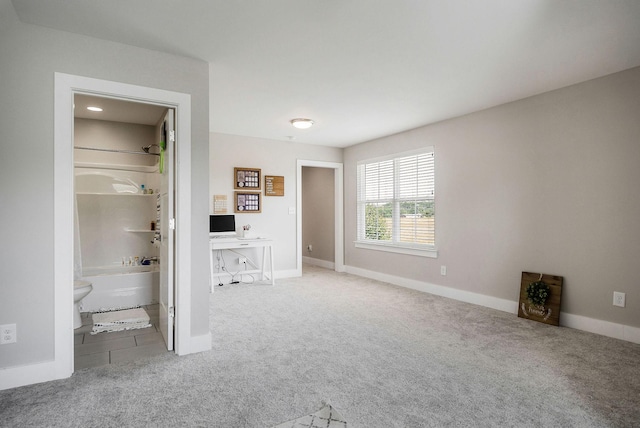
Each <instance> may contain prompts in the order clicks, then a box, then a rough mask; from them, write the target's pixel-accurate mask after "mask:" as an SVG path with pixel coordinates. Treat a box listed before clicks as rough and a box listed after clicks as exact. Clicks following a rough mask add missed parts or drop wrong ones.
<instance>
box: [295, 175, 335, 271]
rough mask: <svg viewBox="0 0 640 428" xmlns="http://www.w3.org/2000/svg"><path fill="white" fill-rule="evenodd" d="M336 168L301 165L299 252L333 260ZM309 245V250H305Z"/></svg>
mask: <svg viewBox="0 0 640 428" xmlns="http://www.w3.org/2000/svg"><path fill="white" fill-rule="evenodd" d="M334 176H335V171H334V170H333V169H331V168H317V167H310V166H305V167H302V255H303V256H304V257H311V258H314V259H320V260H325V261H328V262H332V263H333V262H334V261H335V258H336V256H335V253H336V252H335V209H336V208H335V206H336V204H335V196H334V181H335V180H334ZM309 244H311V245H312V251H308V250H307V248H308V246H309Z"/></svg>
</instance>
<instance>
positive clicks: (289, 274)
mask: <svg viewBox="0 0 640 428" xmlns="http://www.w3.org/2000/svg"><path fill="white" fill-rule="evenodd" d="M273 276H274V277H275V278H276V279H280V278H297V277H299V276H302V272H300V271H298V269H288V270H277V271H275V272H274V273H273Z"/></svg>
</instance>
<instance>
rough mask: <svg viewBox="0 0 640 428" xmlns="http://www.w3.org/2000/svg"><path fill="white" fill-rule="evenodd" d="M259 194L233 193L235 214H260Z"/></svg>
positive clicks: (260, 202)
mask: <svg viewBox="0 0 640 428" xmlns="http://www.w3.org/2000/svg"><path fill="white" fill-rule="evenodd" d="M260 196H261V194H260V192H235V202H236V203H235V210H234V212H237V213H259V212H262V201H261V200H260Z"/></svg>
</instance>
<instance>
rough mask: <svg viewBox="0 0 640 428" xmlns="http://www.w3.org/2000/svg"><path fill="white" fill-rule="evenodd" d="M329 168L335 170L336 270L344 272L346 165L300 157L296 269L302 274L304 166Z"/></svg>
mask: <svg viewBox="0 0 640 428" xmlns="http://www.w3.org/2000/svg"><path fill="white" fill-rule="evenodd" d="M303 166H311V167H317V168H329V169H333V170H334V180H333V182H334V185H333V189H334V190H333V193H334V199H335V213H334V216H335V217H334V223H335V248H334V252H335V271H336V272H344V271H345V265H344V197H343V194H344V173H343V169H344V166H343V164H342V163H339V162H325V161H313V160H303V159H298V161H297V173H296V230H297V242H296V269H297V271H298V274H297V275H296V276H302V167H303Z"/></svg>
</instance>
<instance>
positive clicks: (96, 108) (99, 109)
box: [87, 106, 102, 111]
mask: <svg viewBox="0 0 640 428" xmlns="http://www.w3.org/2000/svg"><path fill="white" fill-rule="evenodd" d="M87 110H91V111H102V109H101V108H100V107H93V106H90V107H87Z"/></svg>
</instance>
